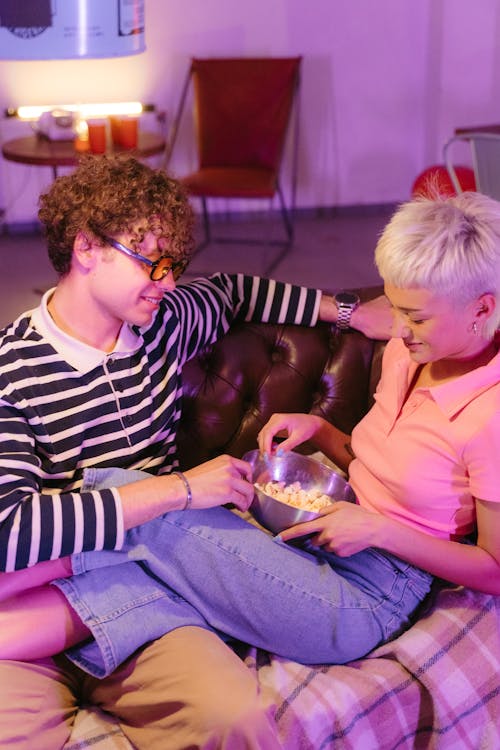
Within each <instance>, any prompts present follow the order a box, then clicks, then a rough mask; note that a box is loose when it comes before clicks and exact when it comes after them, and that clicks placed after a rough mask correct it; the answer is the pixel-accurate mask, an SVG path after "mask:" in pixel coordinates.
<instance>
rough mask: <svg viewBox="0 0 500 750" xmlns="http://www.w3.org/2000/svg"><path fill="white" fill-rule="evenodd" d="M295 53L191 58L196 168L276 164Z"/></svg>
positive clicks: (293, 84)
mask: <svg viewBox="0 0 500 750" xmlns="http://www.w3.org/2000/svg"><path fill="white" fill-rule="evenodd" d="M300 62H301V58H300V57H291V58H209V59H200V58H194V59H193V60H192V63H191V75H192V78H193V83H194V96H195V100H194V107H195V125H196V131H197V143H198V153H199V160H200V167H214V166H217V167H245V166H246V167H248V166H256V167H265V168H268V169H274V170H276V169H277V168H278V166H279V163H280V160H281V155H282V151H283V147H284V143H285V139H286V133H287V129H288V124H289V121H290V116H291V112H292V107H293V101H294V95H295V93H296V90H297V86H298V83H299V71H300Z"/></svg>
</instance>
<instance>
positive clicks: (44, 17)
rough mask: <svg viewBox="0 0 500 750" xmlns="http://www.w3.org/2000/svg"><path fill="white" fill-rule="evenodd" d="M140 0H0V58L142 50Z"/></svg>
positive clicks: (113, 54)
mask: <svg viewBox="0 0 500 750" xmlns="http://www.w3.org/2000/svg"><path fill="white" fill-rule="evenodd" d="M145 48H146V45H145V37H144V0H58V1H56V0H0V59H3V60H63V59H70V58H88V57H91V58H95V57H121V56H124V55H135V54H138V53H139V52H144V50H145Z"/></svg>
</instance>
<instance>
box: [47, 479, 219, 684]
mask: <svg viewBox="0 0 500 750" xmlns="http://www.w3.org/2000/svg"><path fill="white" fill-rule="evenodd" d="M146 476H148V475H147V474H145V473H144V472H138V471H127V470H123V469H91V470H87V471H86V472H85V476H84V488H85V489H99V488H101V487H104V486H109V487H111V486H113V487H116V486H119V485H120V484H124V483H128V482H130V481H135V480H138V479H141V478H143V477H146ZM83 557H85V558H86V559H87V560H92V565H91V567H92V568H93V569H92V570H90V571H89V572H88V573H84V574H82V575H80V573H83V570H84V568H83V566H82V560H83ZM72 563H73V570H74V572H75V574H76V575H74V576H73V577H72V578H68V579H62V578H61V579H58V580H56V581H54V582H53V585H55V586H57V588H59V589H60V591H61V592H62V593H63V594H64V595H65V597H66V598H67V600H68V602H69V604H70V605H71V606H72V608H73V609H74V610H75V611H76V613H77V614H78V616H79V617H80V619H81V620H82V622H84V623H85V625H86V626H87V627H88V628H89V630H90V631H91V633H92V636H93V637H92V638H91V639H89V640H88V641H86V642H85V643H83V644H80V645H78V646H75V647H73V648H71V649H69V650H68V651H67V656H68V657H69V659H71V661H73V662H74V663H75V664H76V665H77V666H79V667H80V668H81V669H83V670H84V671H86V672H88V673H90V674H92V675H94V676H95V677H99V678H102V677H106V676H107V675H109V674H111V673H112V672H113V671H114V670H115V669H116V667H117V666H119V665H120V664H121V663H122V662H124V661H125V660H126V659H127V658H128V657H129V656H131V655H132V654H133V653H134V652H135V651H136V650H137V649H138V648H140V647H141V646H143V645H144V644H145V643H147V642H149V641H153V640H156V639H157V638H159V637H160V636H162V635H164V634H165V633H167V632H169V631H170V630H174V629H175V628H178V627H182V626H185V625H196V626H199V627H203V628H209V626H208V625H207V623H206V622H205V620H204V619H203V618H202V617H201V616H200V615H199V613H198V612H197V611H196V610H195V609H194V608H193V607H192V606H191V605H190V604H188V603H187V602H186V601H184V600H183V599H182V598H181V597H180V596H178V595H177V594H176V593H175V592H173V591H171V590H170V589H169V588H168V586H166V585H164V584H162V583H161V581H158V580H156V578H155V577H154V576H152V575H151V574H150V573H149V572H148V571H147V570H146V569H144V567H143V566H142V565H141V564H140V563H137V562H134V561H130V560H129V559H128V556H127V554H126V552H124V551H121V550H120V551H117V552H114V551H103V552H90V553H85V556H83V555H81V554H80V555H73V558H72Z"/></svg>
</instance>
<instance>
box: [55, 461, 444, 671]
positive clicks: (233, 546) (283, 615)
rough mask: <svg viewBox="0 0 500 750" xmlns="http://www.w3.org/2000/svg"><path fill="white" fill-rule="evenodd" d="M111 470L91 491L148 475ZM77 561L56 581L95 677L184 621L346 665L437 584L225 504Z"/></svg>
mask: <svg viewBox="0 0 500 750" xmlns="http://www.w3.org/2000/svg"><path fill="white" fill-rule="evenodd" d="M104 471H105V472H107V474H106V473H105V474H104V476H102V475H101V474H100V470H95V469H94V470H92V471H91V472H90V475H91V476H90V478H91V480H92V482H93V485H92V486H93V487H94V488H96V487H97V486H99V484H100V482H101V480H102V481H104V483H105V484H106V485H107V486H110V485H111V484H112V485H113V486H118V485H119V484H123V483H124V482H128V481H131V478H132V479H133V478H140V476H144V475H143V474H142V475H141V474H140V473H139V472H134V473H132V474H131V472H128V471H126V470H121V469H119V470H115V471H112V472H110V471H109V470H104ZM101 486H102V485H101ZM87 488H88V486H87ZM73 566H74V567H73V569H74V571H75V575H74V576H73V577H72V578H70V579H60V580H58V581H57V582H55V585H57V586H58V587H59V588H60V589H61V591H62V592H63V593H64V594H65V595H66V597H67V599H68V601H69V603H70V604H71V606H72V607H73V608H74V609H75V610H76V612H77V613H78V615H79V616H80V618H81V619H82V620H83V622H84V623H85V624H86V625H87V626H88V627H89V629H90V630H91V632H92V635H93V636H94V639H93V640H91V641H89V642H87V643H85V644H83V645H82V646H78V647H75V648H73V649H71V650H70V651H69V652H68V656H69V657H70V658H71V659H72V660H73V661H74V662H75V663H76V664H78V666H80V667H81V668H82V669H85V670H86V671H88V672H90V673H91V674H94V675H96V676H105V675H107V674H109V673H110V672H112V671H113V669H114V668H116V666H117V665H118V664H120V663H121V662H122V661H124V660H125V659H126V658H128V657H129V656H130V655H131V654H132V653H133V652H134V651H135V650H136V649H137V648H139V647H140V646H142V645H144V644H145V643H146V642H148V641H150V640H153V639H155V638H158V637H159V636H160V635H163V634H165V633H166V632H169V631H171V630H174V629H175V628H178V627H182V626H184V625H197V626H200V627H203V628H209V629H213V630H215V631H217V632H219V633H220V634H224V635H226V636H229V637H231V638H235V639H237V640H240V641H243V642H245V643H250V644H252V645H254V646H257V647H259V648H262V649H265V650H268V651H271V652H273V653H276V654H279V655H281V656H283V657H285V658H288V659H292V660H293V661H298V662H302V663H305V664H322V663H336V664H342V663H345V662H347V661H351V660H352V659H356V658H360V657H362V656H364V655H365V654H366V653H368V652H369V651H371V650H372V649H373V648H374V647H375V646H377V645H378V644H380V643H381V642H383V641H386V640H388V639H390V638H392V637H394V636H395V635H397V634H398V633H399V632H401V630H403V629H404V628H405V627H407V626H408V625H409V623H410V618H411V615H412V613H413V612H414V611H415V609H416V608H417V606H418V604H419V603H420V602H421V601H422V599H423V598H424V597H425V596H426V594H427V593H428V591H429V588H430V585H431V582H432V577H431V576H430V575H429V574H427V573H425V572H423V571H421V570H420V569H418V568H414V567H413V566H411V565H409V564H408V563H405V562H403V561H402V560H400V559H399V558H396V557H394V556H392V555H389V554H387V553H384V552H381V551H379V550H376V549H367V550H364V551H362V552H359V553H357V554H355V555H352V556H351V557H347V558H341V557H337V556H336V555H335V554H333V553H328V552H324V551H322V550H318V549H315V550H313V549H312V548H311V550H308V549H304V548H297V547H291V546H290V545H287V544H284V543H283V542H279V541H276V540H274V539H273V538H272V537H271V536H269V535H268V534H266V533H264V532H262V531H261V530H259V529H257V528H255V527H254V526H253V525H252V524H249V523H247V522H246V521H244V520H243V519H242V518H240V517H239V516H238V515H236V514H234V513H232V512H231V511H229V510H227V509H225V508H213V509H208V510H190V511H187V512H182V511H179V512H170V513H167V514H165V515H164V516H162V517H160V518H158V519H155V520H154V521H150V522H149V523H146V524H144V525H142V526H138V527H136V528H134V529H131V530H130V531H128V532H127V535H126V540H125V544H124V547H123V549H122V550H120V551H119V552H106V551H104V552H86V553H81V554H79V555H74V556H73Z"/></svg>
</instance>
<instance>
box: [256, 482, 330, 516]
mask: <svg viewBox="0 0 500 750" xmlns="http://www.w3.org/2000/svg"><path fill="white" fill-rule="evenodd" d="M255 486H256V487H257V489H259V490H260V491H261V492H264V493H265V494H266V495H270V496H271V497H272V498H274V499H275V500H278V501H279V502H280V503H286V504H287V505H292V506H293V507H294V508H300V510H308V511H311V512H313V513H319V512H320V511H321V510H323V509H324V508H327V507H328V506H329V505H331V503H332V500H331V498H330V497H329V496H328V495H325V494H324V493H322V492H321V490H318V489H314V488H313V489H311V490H303V489H302V486H301V484H300V482H293V483H292V484H288V485H286V484H285V482H273V481H270V482H265V483H262V484H261V483H259V482H256V483H255Z"/></svg>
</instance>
